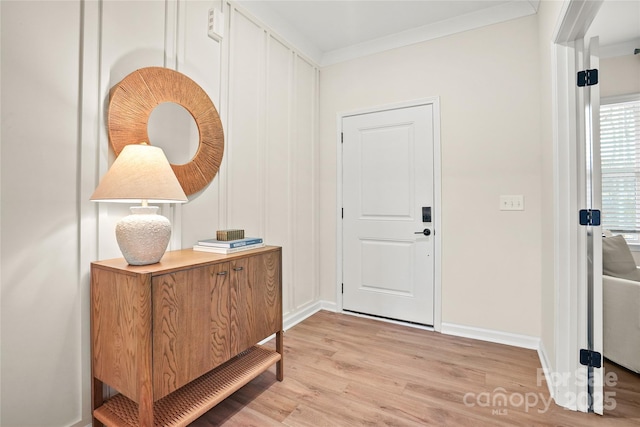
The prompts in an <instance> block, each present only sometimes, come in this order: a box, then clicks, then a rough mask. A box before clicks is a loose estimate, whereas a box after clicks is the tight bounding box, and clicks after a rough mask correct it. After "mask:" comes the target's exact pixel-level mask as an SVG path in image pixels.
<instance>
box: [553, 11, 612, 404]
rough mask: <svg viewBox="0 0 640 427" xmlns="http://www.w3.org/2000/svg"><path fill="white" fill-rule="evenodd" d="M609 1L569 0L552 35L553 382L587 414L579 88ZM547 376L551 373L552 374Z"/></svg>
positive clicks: (558, 396)
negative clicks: (590, 39) (586, 47)
mask: <svg viewBox="0 0 640 427" xmlns="http://www.w3.org/2000/svg"><path fill="white" fill-rule="evenodd" d="M602 3H603V0H597V1H588V2H587V1H583V0H569V1H566V2H565V3H564V5H563V8H562V12H561V14H560V20H559V22H558V24H557V26H556V29H555V31H554V34H553V37H552V40H551V42H552V79H553V80H552V106H553V153H554V159H553V161H554V178H553V181H554V213H553V216H554V224H555V227H554V229H555V231H554V243H553V245H554V252H555V256H554V261H555V262H554V282H555V327H554V341H555V342H554V347H555V363H554V364H553V370H554V371H555V372H554V373H553V374H555V375H552V376H551V378H562V381H548V385H549V389H550V392H551V396H552V397H553V398H554V400H555V402H556V403H557V404H558V405H560V406H563V407H565V408H568V409H572V410H574V411H575V410H577V411H582V412H587V410H588V404H587V402H586V399H583V398H581V397H582V396H584V395H585V393H586V375H587V373H586V371H587V370H586V367H584V366H582V365H580V361H579V352H580V349H581V348H586V344H587V343H586V336H587V266H586V256H587V241H586V238H585V237H584V236H581V234H580V233H579V232H578V230H579V225H578V210H579V209H581V208H583V207H582V206H580V195H579V194H578V188H579V185H578V184H579V180H580V179H582V178H581V177H579V176H578V162H579V161H580V155H579V152H578V144H579V143H580V132H584V131H583V125H584V123H583V121H582V119H581V118H580V115H579V114H578V111H577V109H578V106H577V104H578V102H579V97H578V93H577V90H576V89H577V87H576V73H577V71H578V69H577V67H578V63H579V62H581V60H582V59H581V55H582V52H581V51H582V47H583V46H582V43H583V39H584V37H585V35H586V33H587V30H588V29H589V26H590V25H591V23H592V22H593V19H594V18H595V17H596V15H597V13H598V11H599V9H600V6H601V5H602ZM547 379H548V380H549V376H548V374H547Z"/></svg>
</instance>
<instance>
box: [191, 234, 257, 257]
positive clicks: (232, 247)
mask: <svg viewBox="0 0 640 427" xmlns="http://www.w3.org/2000/svg"><path fill="white" fill-rule="evenodd" d="M262 246H264V242H263V241H262V238H260V237H246V238H244V239H236V240H218V239H207V240H200V241H198V243H197V244H195V245H194V246H193V250H194V251H203V252H213V253H216V254H232V253H234V252H240V251H247V250H249V249H255V248H261V247H262Z"/></svg>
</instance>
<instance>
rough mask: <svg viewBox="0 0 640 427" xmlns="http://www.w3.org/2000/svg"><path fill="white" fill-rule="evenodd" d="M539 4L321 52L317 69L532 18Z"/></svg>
mask: <svg viewBox="0 0 640 427" xmlns="http://www.w3.org/2000/svg"><path fill="white" fill-rule="evenodd" d="M539 3H540V2H539V1H537V0H535V1H519V0H514V1H511V2H509V3H503V4H500V5H497V6H494V7H491V8H488V9H483V10H479V11H477V12H472V13H468V14H466V15H461V16H457V17H455V18H451V19H447V20H445V21H440V22H436V23H434V24H429V25H424V26H422V27H417V28H412V29H410V30H406V31H402V32H400V33H396V34H392V35H390V36H386V37H381V38H378V39H374V40H370V41H367V42H363V43H359V44H356V45H353V46H348V47H345V48H342V49H336V50H333V51H329V52H325V53H324V55H323V56H322V60H321V61H320V66H322V67H326V66H329V65H333V64H337V63H339V62H344V61H348V60H351V59H355V58H359V57H362V56H367V55H372V54H375V53H379V52H383V51H385V50H390V49H396V48H399V47H404V46H409V45H412V44H416V43H421V42H425V41H428V40H433V39H437V38H441V37H446V36H449V35H452V34H456V33H461V32H464V31H469V30H474V29H477V28H481V27H485V26H488V25H493V24H497V23H500V22H505V21H510V20H512V19H517V18H521V17H524V16H529V15H534V14H536V13H537V11H538V6H539Z"/></svg>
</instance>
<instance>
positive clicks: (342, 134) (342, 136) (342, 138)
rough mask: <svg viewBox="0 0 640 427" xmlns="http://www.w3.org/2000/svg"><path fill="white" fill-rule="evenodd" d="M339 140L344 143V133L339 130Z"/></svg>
mask: <svg viewBox="0 0 640 427" xmlns="http://www.w3.org/2000/svg"><path fill="white" fill-rule="evenodd" d="M340 142H341V143H344V133H343V132H340Z"/></svg>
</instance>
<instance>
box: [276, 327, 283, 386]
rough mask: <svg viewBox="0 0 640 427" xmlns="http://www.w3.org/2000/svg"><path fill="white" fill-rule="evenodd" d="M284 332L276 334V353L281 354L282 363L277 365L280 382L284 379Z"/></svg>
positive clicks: (277, 376)
mask: <svg viewBox="0 0 640 427" xmlns="http://www.w3.org/2000/svg"><path fill="white" fill-rule="evenodd" d="M283 338H284V331H278V332H276V351H277V352H278V353H280V361H279V362H278V363H276V378H277V379H278V381H282V380H283V379H284V345H283Z"/></svg>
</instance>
